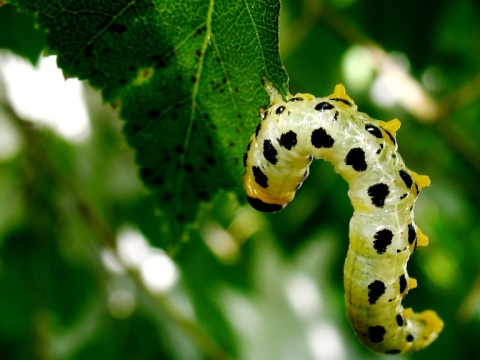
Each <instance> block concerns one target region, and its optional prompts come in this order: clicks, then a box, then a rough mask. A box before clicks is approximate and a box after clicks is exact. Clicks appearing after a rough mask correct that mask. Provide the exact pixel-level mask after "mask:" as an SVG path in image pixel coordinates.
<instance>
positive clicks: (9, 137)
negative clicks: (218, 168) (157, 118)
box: [0, 0, 480, 360]
mask: <svg viewBox="0 0 480 360" xmlns="http://www.w3.org/2000/svg"><path fill="white" fill-rule="evenodd" d="M479 23H480V3H478V1H475V0H457V1H455V2H454V3H452V2H451V1H432V0H429V1H423V2H421V3H419V2H415V1H413V0H407V1H402V2H394V1H378V0H370V1H367V0H331V1H328V2H327V1H308V0H304V1H294V0H285V1H284V2H283V5H282V12H281V19H280V49H281V55H282V59H283V61H284V65H285V67H286V69H287V71H288V73H289V76H290V91H291V92H292V93H295V92H297V91H298V92H310V93H314V94H317V95H319V96H324V95H327V94H330V93H331V91H332V89H333V86H334V85H335V84H336V83H339V82H342V83H344V84H345V85H346V87H347V90H348V92H349V94H350V95H351V96H352V97H353V98H354V99H355V101H356V103H357V104H358V105H359V107H360V109H361V110H362V111H364V112H367V113H368V114H370V115H371V116H372V117H375V118H378V119H383V120H389V119H392V118H394V117H398V118H399V119H400V120H401V121H402V128H401V129H400V131H399V132H398V134H397V140H398V143H399V150H400V152H401V154H402V156H403V158H404V160H405V162H406V164H407V166H408V167H409V168H411V169H412V170H415V171H417V172H419V173H421V174H428V175H429V176H430V178H431V180H432V186H431V187H430V188H428V189H426V190H425V191H423V192H422V194H421V196H420V198H419V200H418V202H417V205H416V222H417V224H418V225H419V226H420V227H421V229H422V230H423V232H424V233H425V234H427V235H428V236H429V238H430V245H429V246H428V247H426V248H419V249H418V250H417V251H416V252H415V254H414V255H413V256H412V258H411V260H410V261H409V264H408V270H409V274H410V275H411V276H413V277H415V278H417V279H418V282H419V286H418V288H417V289H415V290H413V291H412V292H410V293H409V295H408V297H407V298H406V299H405V301H404V302H405V305H406V306H407V307H409V306H411V307H413V308H414V309H415V310H423V309H427V308H432V309H435V310H436V311H437V312H438V313H439V315H440V316H441V317H442V318H443V320H444V321H445V329H444V332H443V333H442V334H441V336H440V337H439V339H438V340H437V341H436V342H435V343H434V344H433V345H431V346H430V347H429V348H428V349H426V350H423V351H422V352H419V353H417V354H414V355H411V356H409V357H408V358H410V359H480V317H479V315H480V277H479V271H480V222H479V220H478V219H479V218H480V187H479V181H480V176H479V175H480V142H479V141H478V134H480V121H479V119H480V36H479V34H480V28H479ZM0 24H2V25H1V31H0V47H1V48H2V50H1V52H0V357H1V358H2V359H12V360H16V359H45V360H46V359H62V360H63V359H105V360H109V359H247V360H250V359H253V360H257V359H259V360H260V359H262V360H264V359H265V360H269V359H276V360H282V359H315V360H323V359H325V360H341V359H383V358H392V356H383V355H375V354H373V353H371V352H369V351H368V350H367V349H365V348H364V347H363V346H362V345H361V344H360V343H359V341H358V340H357V339H356V337H355V335H354V333H353V331H352V330H351V328H350V326H349V324H348V321H347V319H346V316H345V308H344V290H343V262H344V258H345V254H346V251H347V247H348V223H349V219H350V216H351V213H352V207H351V205H350V203H349V200H348V198H347V191H348V187H347V185H346V183H344V182H343V180H342V179H341V178H340V177H339V176H338V175H337V174H335V173H334V172H333V169H332V166H331V165H330V164H328V163H323V162H320V161H318V162H316V163H314V164H313V165H312V168H311V175H310V177H309V179H308V180H307V181H306V182H305V183H304V185H303V186H302V188H301V190H300V191H299V192H298V194H297V197H296V199H295V201H294V202H293V203H292V204H291V205H289V206H288V208H287V209H286V210H285V211H283V212H281V213H279V214H274V215H263V214H260V213H258V212H255V211H254V210H252V209H250V208H248V207H246V206H241V205H239V203H238V201H237V199H235V197H233V196H231V195H228V194H221V195H219V196H218V198H217V199H216V201H215V202H213V203H212V204H210V205H209V206H206V207H205V209H204V211H203V212H202V214H201V216H200V218H199V220H198V222H197V223H196V224H195V227H194V230H193V231H191V233H190V237H189V240H188V241H186V242H185V244H184V245H183V246H182V247H181V249H180V251H179V252H178V253H177V254H176V255H175V256H174V257H173V259H172V258H171V257H169V256H168V255H167V253H165V251H164V250H162V249H159V248H158V247H156V246H155V244H156V243H158V237H159V236H160V233H161V229H159V228H158V216H159V215H158V213H157V212H156V209H155V204H154V201H153V199H152V198H151V197H150V196H149V193H148V191H147V190H146V189H145V188H144V187H143V185H142V184H141V182H140V180H139V179H138V178H137V169H136V166H135V163H134V154H133V152H132V150H131V149H129V148H128V146H127V145H126V143H125V141H124V138H123V136H122V133H121V127H122V123H121V121H119V120H118V119H117V118H116V114H115V112H114V111H113V110H112V109H111V108H110V107H108V106H106V105H104V104H102V101H101V99H100V97H99V94H98V93H96V92H94V91H93V90H91V89H90V88H89V87H88V84H82V83H79V82H77V81H76V80H74V79H69V80H67V81H65V80H64V79H63V77H62V75H61V72H60V71H59V70H57V69H56V66H55V58H54V57H41V56H40V54H41V51H42V48H43V45H44V44H43V35H42V33H41V32H39V31H38V30H35V29H34V25H33V19H32V18H31V17H29V16H27V15H24V14H18V13H16V12H15V10H14V9H13V8H12V7H10V6H8V5H5V6H3V7H0ZM393 358H394V357H393Z"/></svg>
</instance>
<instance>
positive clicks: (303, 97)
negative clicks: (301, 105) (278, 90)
mask: <svg viewBox="0 0 480 360" xmlns="http://www.w3.org/2000/svg"><path fill="white" fill-rule="evenodd" d="M292 97H300V98H302V99H305V100H313V99H315V96H314V95H312V94H309V93H297V94H295V96H290V98H292Z"/></svg>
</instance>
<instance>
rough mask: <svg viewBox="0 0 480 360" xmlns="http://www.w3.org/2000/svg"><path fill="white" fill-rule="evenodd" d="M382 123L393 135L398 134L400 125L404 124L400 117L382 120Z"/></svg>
mask: <svg viewBox="0 0 480 360" xmlns="http://www.w3.org/2000/svg"><path fill="white" fill-rule="evenodd" d="M380 124H381V126H382V127H383V128H384V129H385V130H387V131H388V132H389V133H390V134H392V135H393V136H396V135H397V131H398V129H400V126H402V123H401V122H400V120H398V119H393V120H390V121H381V123H380Z"/></svg>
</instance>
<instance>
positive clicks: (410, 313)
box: [403, 308, 413, 319]
mask: <svg viewBox="0 0 480 360" xmlns="http://www.w3.org/2000/svg"><path fill="white" fill-rule="evenodd" d="M403 316H404V317H405V319H410V318H411V317H412V316H413V309H412V308H407V309H403Z"/></svg>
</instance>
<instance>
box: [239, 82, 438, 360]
mask: <svg viewBox="0 0 480 360" xmlns="http://www.w3.org/2000/svg"><path fill="white" fill-rule="evenodd" d="M263 81H264V87H265V89H266V91H267V92H268V94H269V95H270V108H269V109H267V110H265V111H263V112H262V113H263V114H264V115H263V117H262V126H258V127H257V131H256V133H255V134H254V135H252V137H251V138H250V142H249V146H248V149H247V153H246V154H245V157H244V164H245V175H244V187H245V190H246V192H247V198H248V200H249V202H250V204H251V205H252V206H253V207H254V208H255V209H257V210H260V211H264V212H275V211H280V210H281V209H283V208H284V207H285V206H286V204H288V203H289V202H290V201H292V200H293V198H294V196H295V192H296V190H297V189H298V188H299V187H300V186H301V184H302V182H303V181H304V180H305V178H306V177H307V175H308V167H309V165H310V163H311V160H312V158H315V159H324V160H327V161H329V162H331V163H332V164H333V165H334V167H335V170H336V171H337V172H338V173H339V174H340V175H341V176H342V177H343V178H344V179H345V180H346V181H347V182H348V183H349V187H350V191H349V197H350V200H351V202H352V205H353V208H354V213H353V217H352V220H351V221H350V245H349V251H348V253H347V259H346V261H345V269H344V286H345V293H346V296H345V298H346V309H347V315H348V319H349V321H350V323H351V325H352V327H353V329H354V330H355V332H356V333H357V335H358V337H359V338H360V340H361V341H362V342H363V343H364V344H365V345H366V346H367V347H369V348H370V349H372V350H373V351H376V352H380V353H385V354H406V353H409V352H412V351H417V350H420V349H423V348H425V347H426V346H428V345H429V344H430V343H431V342H432V341H434V340H435V339H436V338H437V337H438V334H439V333H440V332H441V331H442V329H443V322H442V320H441V319H440V318H439V317H438V316H437V314H436V313H435V312H434V311H432V310H426V311H423V312H421V313H414V312H413V311H412V309H404V308H403V306H402V304H401V301H402V299H403V297H404V296H406V295H407V293H408V291H409V290H411V289H413V288H415V287H416V280H415V279H413V278H410V277H409V276H408V274H407V272H406V264H407V261H408V259H409V257H410V255H411V253H412V252H413V251H414V250H415V248H416V247H417V246H426V245H427V244H428V238H427V237H426V236H425V235H424V234H423V233H422V232H421V231H420V229H419V228H418V227H417V226H416V225H415V223H414V220H413V207H414V204H415V200H416V198H417V196H418V193H419V191H420V190H421V189H422V188H424V187H426V186H428V185H429V184H430V179H429V178H428V176H422V175H418V174H416V173H415V172H413V171H411V170H408V169H407V167H406V166H405V163H404V162H403V159H402V157H401V156H400V154H399V153H398V151H397V142H396V139H395V134H396V131H397V130H398V129H399V128H400V121H398V120H397V119H394V120H392V121H388V122H384V121H379V120H375V119H372V118H370V117H369V116H368V115H367V114H364V113H360V112H358V110H357V106H356V105H355V102H354V101H353V100H352V99H351V98H350V97H349V96H348V95H347V94H346V91H345V88H344V87H343V85H337V86H336V87H335V90H334V93H333V94H332V95H330V96H328V97H325V98H315V97H314V96H313V95H310V94H297V95H295V96H291V95H289V97H288V98H287V100H286V101H284V99H282V96H281V95H280V93H279V92H278V91H277V89H275V88H274V87H273V85H272V84H271V83H270V82H269V81H268V80H266V79H263Z"/></svg>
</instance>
